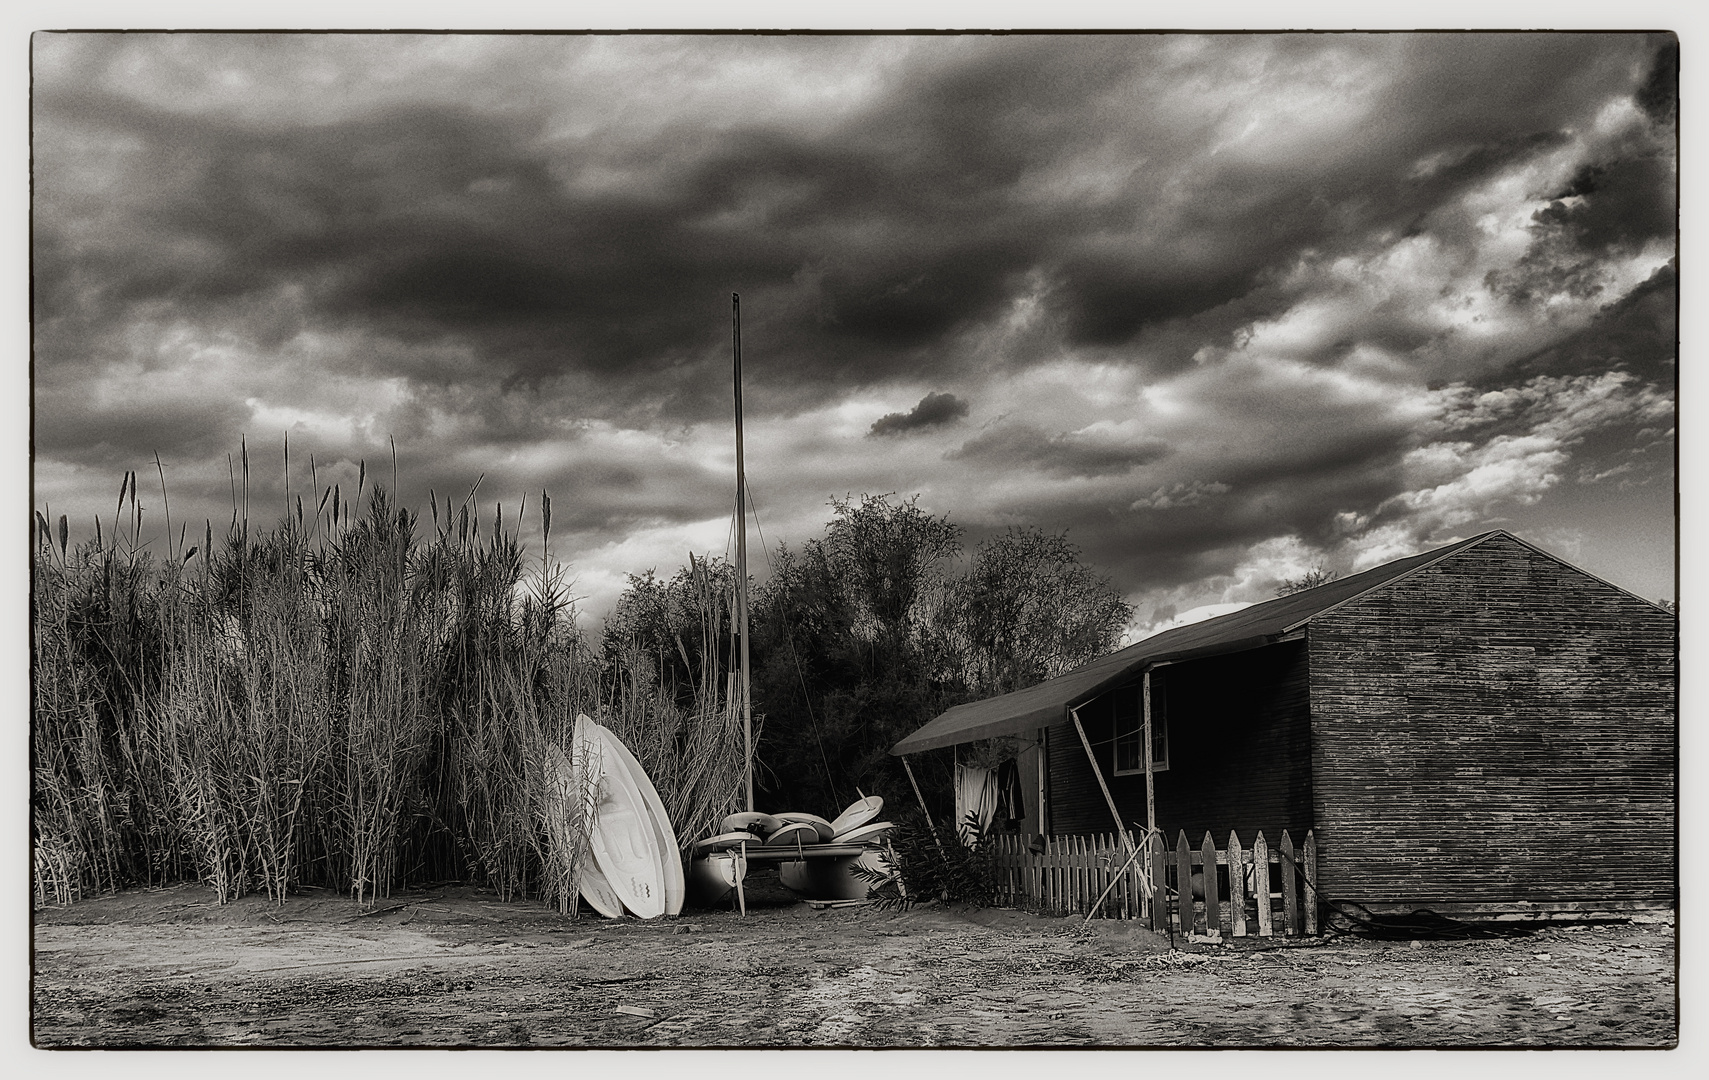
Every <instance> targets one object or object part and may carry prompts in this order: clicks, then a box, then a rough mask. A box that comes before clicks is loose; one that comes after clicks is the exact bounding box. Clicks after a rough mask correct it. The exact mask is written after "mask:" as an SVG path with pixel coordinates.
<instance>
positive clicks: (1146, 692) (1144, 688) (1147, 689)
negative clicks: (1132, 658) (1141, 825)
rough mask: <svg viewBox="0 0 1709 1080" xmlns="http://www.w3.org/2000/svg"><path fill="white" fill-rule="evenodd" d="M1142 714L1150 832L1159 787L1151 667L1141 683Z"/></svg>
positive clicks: (1146, 809) (1154, 815) (1146, 815)
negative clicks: (1154, 775)
mask: <svg viewBox="0 0 1709 1080" xmlns="http://www.w3.org/2000/svg"><path fill="white" fill-rule="evenodd" d="M1139 705H1140V715H1141V716H1143V717H1144V718H1145V722H1144V725H1143V728H1144V730H1143V731H1142V732H1141V733H1140V734H1141V737H1142V738H1143V740H1144V742H1145V830H1146V832H1148V833H1152V832H1156V831H1157V788H1156V784H1155V781H1154V780H1153V779H1152V776H1151V770H1152V766H1153V762H1152V760H1151V669H1150V668H1146V669H1145V678H1144V679H1143V680H1142V681H1141V683H1140V690H1139Z"/></svg>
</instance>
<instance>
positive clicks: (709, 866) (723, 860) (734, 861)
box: [687, 851, 747, 908]
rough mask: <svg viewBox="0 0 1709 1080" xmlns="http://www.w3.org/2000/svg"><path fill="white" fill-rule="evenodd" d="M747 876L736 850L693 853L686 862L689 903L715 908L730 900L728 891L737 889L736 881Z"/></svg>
mask: <svg viewBox="0 0 1709 1080" xmlns="http://www.w3.org/2000/svg"><path fill="white" fill-rule="evenodd" d="M738 875H739V876H738ZM746 876H747V873H746V866H745V865H744V864H743V861H742V857H741V854H740V853H739V852H734V851H712V852H707V853H705V854H702V855H696V856H695V857H694V858H693V860H691V861H690V862H689V864H688V881H687V892H688V902H689V903H691V904H693V905H694V906H695V907H703V908H704V907H716V906H717V905H719V904H722V903H724V902H726V901H727V900H729V899H730V894H731V893H733V892H735V891H736V882H737V881H738V880H740V879H741V878H746Z"/></svg>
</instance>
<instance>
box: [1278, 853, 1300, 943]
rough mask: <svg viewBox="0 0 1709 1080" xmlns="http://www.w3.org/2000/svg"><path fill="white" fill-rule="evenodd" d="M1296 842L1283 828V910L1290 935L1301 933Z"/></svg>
mask: <svg viewBox="0 0 1709 1080" xmlns="http://www.w3.org/2000/svg"><path fill="white" fill-rule="evenodd" d="M1294 877H1295V875H1294V842H1293V840H1292V839H1290V838H1289V837H1288V831H1287V830H1286V829H1283V830H1282V911H1283V912H1285V913H1286V915H1287V924H1286V926H1285V928H1284V929H1283V931H1282V932H1283V933H1284V934H1286V935H1287V936H1289V937H1294V936H1296V935H1298V934H1299V932H1300V929H1301V926H1302V924H1301V922H1300V901H1299V894H1298V889H1297V888H1296V884H1295V881H1294Z"/></svg>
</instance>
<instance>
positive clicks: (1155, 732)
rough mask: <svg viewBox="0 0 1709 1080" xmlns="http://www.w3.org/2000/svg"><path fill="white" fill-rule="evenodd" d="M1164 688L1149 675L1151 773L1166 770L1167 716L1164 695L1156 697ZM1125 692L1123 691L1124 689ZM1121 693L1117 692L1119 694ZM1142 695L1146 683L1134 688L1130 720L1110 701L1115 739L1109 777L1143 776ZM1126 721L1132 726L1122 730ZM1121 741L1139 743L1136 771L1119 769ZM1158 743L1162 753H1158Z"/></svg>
mask: <svg viewBox="0 0 1709 1080" xmlns="http://www.w3.org/2000/svg"><path fill="white" fill-rule="evenodd" d="M1161 685H1163V684H1162V682H1161V680H1159V679H1158V678H1157V676H1156V672H1153V673H1152V685H1151V771H1152V772H1153V773H1154V774H1155V773H1160V772H1168V771H1169V716H1168V710H1167V709H1166V708H1165V707H1164V704H1163V703H1164V702H1165V701H1166V700H1167V695H1165V694H1159V693H1158V692H1157V690H1158V688H1159V687H1160V686H1161ZM1124 690H1125V688H1124ZM1123 692H1124V691H1123V690H1118V691H1116V693H1118V694H1121V693H1123ZM1144 693H1145V683H1143V682H1141V683H1138V684H1136V685H1135V686H1134V687H1133V702H1134V711H1133V713H1132V715H1131V717H1125V716H1123V714H1122V710H1121V709H1120V707H1119V705H1118V703H1117V702H1111V709H1110V713H1111V719H1112V722H1113V725H1112V726H1113V727H1114V730H1115V738H1114V739H1112V740H1111V741H1110V769H1111V771H1110V775H1112V776H1144V775H1145V756H1144V754H1145V742H1144V739H1145V709H1144V706H1143V703H1142V702H1141V700H1140V697H1141V695H1143V694H1144ZM1124 720H1128V721H1129V722H1130V723H1132V724H1133V727H1131V728H1129V729H1127V730H1125V731H1124V730H1123V729H1122V723H1123V721H1124ZM1124 742H1136V743H1138V744H1139V751H1140V758H1139V765H1138V767H1137V768H1132V769H1124V768H1122V767H1121V751H1122V744H1123V743H1124ZM1160 744H1161V746H1162V753H1161V754H1160V753H1158V747H1159V745H1160Z"/></svg>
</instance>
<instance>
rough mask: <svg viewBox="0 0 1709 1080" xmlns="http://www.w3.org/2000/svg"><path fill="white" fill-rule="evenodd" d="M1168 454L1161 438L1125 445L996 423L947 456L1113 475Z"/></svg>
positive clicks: (1056, 471)
mask: <svg viewBox="0 0 1709 1080" xmlns="http://www.w3.org/2000/svg"><path fill="white" fill-rule="evenodd" d="M1168 453H1169V447H1168V444H1166V443H1164V442H1163V441H1162V440H1161V439H1140V440H1138V441H1137V442H1124V441H1119V440H1116V439H1111V438H1102V437H1099V436H1097V435H1085V434H1081V433H1078V432H1066V433H1062V434H1055V435H1053V434H1050V433H1049V432H1046V431H1043V430H1041V429H1040V428H1038V427H1037V426H1035V425H1033V424H1028V423H1004V424H999V425H997V426H995V427H993V428H991V429H990V430H989V431H986V432H985V433H984V434H982V435H979V436H977V437H975V438H972V439H969V440H968V441H967V442H965V443H963V444H961V446H960V447H958V448H956V449H955V450H952V451H950V453H949V454H948V455H947V456H948V458H949V459H950V460H951V461H974V462H978V463H980V464H982V465H987V466H997V467H1001V468H1036V469H1042V470H1044V471H1045V472H1048V473H1051V474H1054V475H1056V476H1064V477H1073V476H1087V477H1090V476H1117V475H1121V474H1122V473H1126V472H1131V471H1132V470H1133V469H1134V468H1135V467H1137V466H1139V465H1144V464H1145V463H1147V462H1151V461H1156V460H1157V459H1158V458H1161V457H1163V456H1164V455H1166V454H1168Z"/></svg>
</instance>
